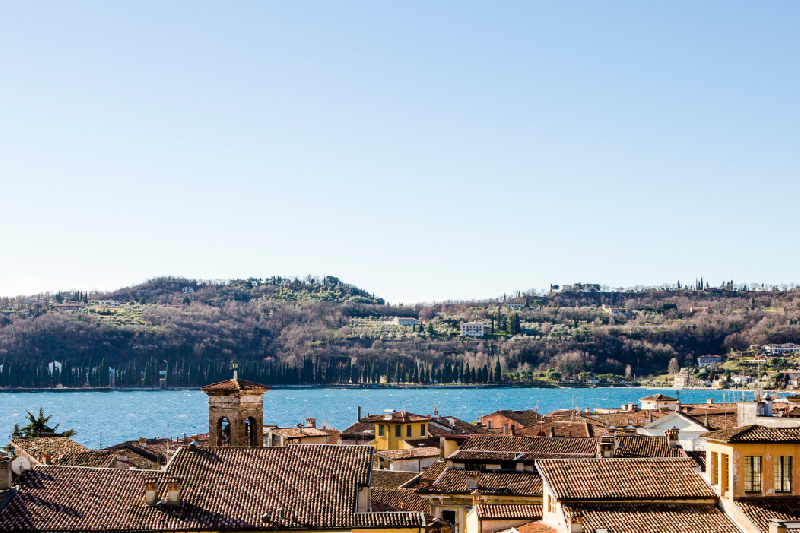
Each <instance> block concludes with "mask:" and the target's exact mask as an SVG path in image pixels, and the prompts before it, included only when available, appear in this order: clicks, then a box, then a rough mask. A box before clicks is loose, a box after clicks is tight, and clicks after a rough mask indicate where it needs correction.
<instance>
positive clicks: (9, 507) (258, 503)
mask: <svg viewBox="0 0 800 533" xmlns="http://www.w3.org/2000/svg"><path fill="white" fill-rule="evenodd" d="M371 460H372V449H371V448H370V447H368V446H327V445H305V446H303V445H296V446H288V447H286V448H198V449H196V450H189V449H188V448H184V449H181V450H180V451H179V452H178V453H177V454H176V456H175V457H174V459H173V460H172V462H171V463H170V465H169V467H168V469H167V471H165V472H152V471H138V470H116V469H94V468H63V467H55V466H44V467H38V468H35V469H33V470H29V471H27V472H25V473H24V474H23V475H22V476H20V478H19V479H18V484H19V490H18V492H17V493H16V494H15V495H14V496H13V497H12V498H11V500H10V501H9V502H8V503H7V504H6V505H5V506H4V507H3V508H2V509H0V530H3V531H15V530H24V531H88V530H99V531H108V530H117V531H119V530H137V531H153V530H159V531H175V530H197V529H201V530H216V531H219V530H231V529H237V530H247V529H309V528H334V529H336V528H339V529H349V528H353V527H391V526H405V527H422V526H424V523H425V522H424V517H423V515H422V514H421V513H372V514H370V513H355V512H354V509H355V504H356V486H358V485H366V484H367V483H368V481H369V475H370V463H371ZM146 478H155V479H157V481H158V490H159V497H160V498H165V497H166V481H167V480H168V479H170V478H177V479H180V480H181V497H182V501H183V503H182V505H181V506H178V507H168V506H167V507H161V506H155V507H148V506H147V505H146V504H145V502H144V481H145V479H146ZM279 509H282V510H283V514H282V515H281V514H279V513H278V510H279ZM281 516H282V517H281Z"/></svg>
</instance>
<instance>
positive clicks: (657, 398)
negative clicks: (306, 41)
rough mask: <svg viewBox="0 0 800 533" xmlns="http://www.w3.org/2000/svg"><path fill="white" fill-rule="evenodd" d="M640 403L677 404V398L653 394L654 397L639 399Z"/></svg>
mask: <svg viewBox="0 0 800 533" xmlns="http://www.w3.org/2000/svg"><path fill="white" fill-rule="evenodd" d="M639 401H640V402H647V401H649V402H677V401H678V399H677V398H672V397H670V396H666V395H664V394H660V393H659V394H653V395H652V396H645V397H644V398H639Z"/></svg>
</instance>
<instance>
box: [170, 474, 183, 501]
mask: <svg viewBox="0 0 800 533" xmlns="http://www.w3.org/2000/svg"><path fill="white" fill-rule="evenodd" d="M180 504H181V481H180V480H179V479H177V478H173V479H170V480H169V481H167V505H180Z"/></svg>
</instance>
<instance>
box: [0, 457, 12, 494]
mask: <svg viewBox="0 0 800 533" xmlns="http://www.w3.org/2000/svg"><path fill="white" fill-rule="evenodd" d="M11 483H12V477H11V459H9V458H8V457H3V458H0V491H3V490H7V489H10V488H11Z"/></svg>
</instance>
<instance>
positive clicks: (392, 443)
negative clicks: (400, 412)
mask: <svg viewBox="0 0 800 533" xmlns="http://www.w3.org/2000/svg"><path fill="white" fill-rule="evenodd" d="M381 426H383V436H382V437H381V435H380V427H381ZM398 426H399V427H400V437H396V436H395V435H396V429H395V428H396V427H398ZM409 427H411V436H410V437H408V436H407V435H408V428H409ZM423 427H424V428H425V431H424V433H423V429H422V428H423ZM425 438H428V423H427V422H393V421H389V420H386V421H381V422H375V440H374V441H373V442H374V446H375V449H376V450H404V449H407V448H410V446H408V445H407V444H405V442H404V441H406V440H418V439H425Z"/></svg>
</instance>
